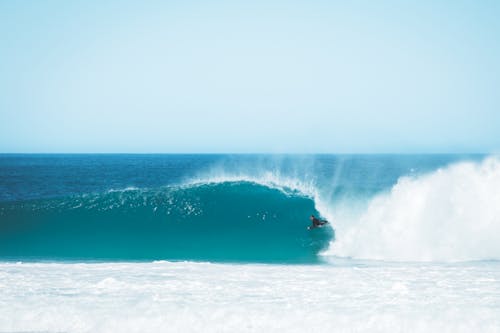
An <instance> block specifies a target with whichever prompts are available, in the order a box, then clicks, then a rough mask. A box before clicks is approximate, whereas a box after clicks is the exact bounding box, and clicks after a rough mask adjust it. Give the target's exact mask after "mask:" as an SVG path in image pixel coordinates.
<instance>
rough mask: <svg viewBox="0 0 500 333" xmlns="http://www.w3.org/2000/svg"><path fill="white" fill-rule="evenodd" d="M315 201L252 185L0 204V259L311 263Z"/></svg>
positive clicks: (315, 245) (322, 234)
mask: <svg viewBox="0 0 500 333" xmlns="http://www.w3.org/2000/svg"><path fill="white" fill-rule="evenodd" d="M312 213H315V214H318V212H317V211H316V210H315V208H314V201H313V200H312V199H311V198H310V197H308V196H306V195H304V194H301V193H299V192H297V191H293V190H291V189H286V188H273V187H269V186H266V185H262V184H258V183H256V182H251V181H220V182H210V183H198V184H191V185H185V186H167V187H164V188H160V189H138V188H129V189H126V190H121V191H108V192H105V193H101V194H92V195H78V196H69V197H65V198H59V199H43V200H30V201H23V202H4V203H2V204H0V216H1V219H0V228H1V232H0V257H3V258H13V259H15V258H22V259H23V260H26V259H34V260H40V259H42V260H43V259H49V260H52V259H63V260H73V259H74V260H81V259H84V260H89V259H90V260H161V259H164V260H195V261H238V262H245V261H253V262H314V261H317V260H318V256H317V253H318V252H319V251H322V250H324V249H325V248H326V247H327V246H328V243H329V241H330V240H331V238H332V237H333V234H332V233H333V230H331V228H322V229H318V230H314V231H313V232H309V231H308V230H306V226H307V225H308V220H307V217H308V216H309V215H310V214H312Z"/></svg>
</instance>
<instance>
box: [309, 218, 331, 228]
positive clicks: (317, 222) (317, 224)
mask: <svg viewBox="0 0 500 333" xmlns="http://www.w3.org/2000/svg"><path fill="white" fill-rule="evenodd" d="M309 220H311V225H310V226H309V227H307V229H309V230H311V229H314V228H319V227H321V226H322V225H323V224H327V223H328V221H326V220H320V219H318V218H317V217H316V216H314V215H311V217H309Z"/></svg>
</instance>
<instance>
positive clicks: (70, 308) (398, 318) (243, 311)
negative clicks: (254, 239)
mask: <svg viewBox="0 0 500 333" xmlns="http://www.w3.org/2000/svg"><path fill="white" fill-rule="evenodd" d="M0 281H2V288H0V295H1V297H0V332H76V333H78V332H82V333H83V332H360V331H361V332H389V331H390V332H426V333H427V332H472V331H474V332H478V331H480V332H498V331H499V330H500V317H499V316H498V313H499V312H500V300H499V295H498V290H500V264H498V263H474V264H455V265H435V264H412V265H409V264H391V265H382V264H380V263H377V265H370V264H368V265H367V264H366V263H364V264H356V263H354V264H353V263H349V264H346V263H345V262H344V263H343V264H342V265H340V266H335V265H318V266H310V265H306V266H300V265H292V266H286V265H285V266H282V265H236V264H206V263H189V262H181V263H171V262H155V263H103V264H63V263H51V264H49V263H24V264H20V265H19V264H14V263H12V264H9V263H3V264H0Z"/></svg>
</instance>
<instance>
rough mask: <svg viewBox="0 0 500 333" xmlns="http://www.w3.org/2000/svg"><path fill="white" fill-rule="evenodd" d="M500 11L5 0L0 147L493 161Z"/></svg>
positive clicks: (494, 7) (497, 133) (484, 7)
mask: <svg viewBox="0 0 500 333" xmlns="http://www.w3.org/2000/svg"><path fill="white" fill-rule="evenodd" d="M499 17H500V2H499V1H489V0H484V1H473V0H471V1H460V0H454V1H451V0H450V1H445V0H434V1H426V0H423V1H404V0H403V1H387V0H380V1H369V0H367V1H357V0H354V1H318V0H311V1H293V0H290V1H276V0H266V1H260V0H256V1H238V0H236V1H218V0H214V1H191V0H185V1H108V0H104V1H92V0H89V1H65V0H59V1H50V0H24V1H14V0H10V1H8V0H0V152H4V153H31V152H33V153H41V152H43V153H57V152H75V153H106V152H116V153H224V152H227V153H462V152H465V153H471V152H481V153H492V152H500V20H499V19H498V18H499Z"/></svg>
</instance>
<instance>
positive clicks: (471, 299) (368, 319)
mask: <svg viewBox="0 0 500 333" xmlns="http://www.w3.org/2000/svg"><path fill="white" fill-rule="evenodd" d="M499 188H500V160H499V159H498V158H497V157H494V156H482V155H460V156H459V155H402V156H396V155H354V156H351V155H317V156H315V155H305V156H288V155H278V156H274V155H1V156H0V332H12V331H14V332H15V331H19V332H21V331H22V332H116V331H128V332H144V331H174V332H186V331H187V332H189V331H193V332H199V331H207V332H221V331H222V332H234V331H282V330H286V331H296V332H303V331H311V332H317V331H332V330H333V331H418V332H428V331H440V332H441V331H449V332H470V331H486V332H497V331H499V330H500V262H499V260H500V236H499V235H500V204H499V203H500V191H499V190H498V189H499ZM311 214H315V215H317V216H319V217H321V218H324V219H327V220H328V221H329V222H330V223H329V224H328V225H327V226H326V227H323V228H318V229H314V230H311V231H309V230H307V226H308V225H309V224H310V222H309V219H308V218H309V216H310V215H311Z"/></svg>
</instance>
